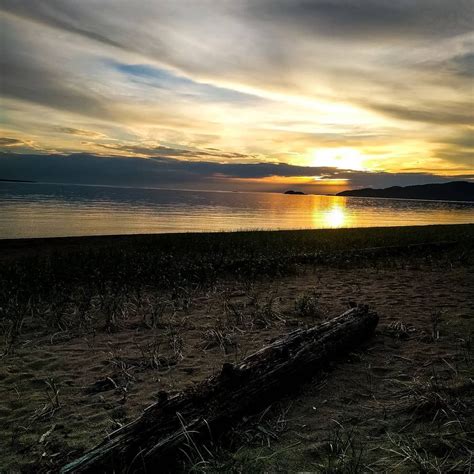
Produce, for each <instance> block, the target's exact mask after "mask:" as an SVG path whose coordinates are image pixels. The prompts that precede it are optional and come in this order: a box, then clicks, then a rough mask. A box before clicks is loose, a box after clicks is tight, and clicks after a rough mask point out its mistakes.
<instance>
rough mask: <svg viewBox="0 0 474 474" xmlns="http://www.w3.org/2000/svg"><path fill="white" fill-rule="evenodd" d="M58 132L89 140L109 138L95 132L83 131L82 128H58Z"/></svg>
mask: <svg viewBox="0 0 474 474" xmlns="http://www.w3.org/2000/svg"><path fill="white" fill-rule="evenodd" d="M58 132H61V133H65V134H67V135H75V136H78V137H87V138H107V135H105V134H104V133H100V132H95V131H93V130H82V129H80V128H73V127H58Z"/></svg>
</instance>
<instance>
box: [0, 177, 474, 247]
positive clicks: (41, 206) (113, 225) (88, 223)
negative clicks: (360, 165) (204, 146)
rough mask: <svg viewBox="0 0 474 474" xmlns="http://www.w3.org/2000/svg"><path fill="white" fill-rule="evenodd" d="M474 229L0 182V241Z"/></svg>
mask: <svg viewBox="0 0 474 474" xmlns="http://www.w3.org/2000/svg"><path fill="white" fill-rule="evenodd" d="M462 223H474V203H462V202H442V201H415V200H396V199H372V198H354V197H337V196H315V195H306V196H298V195H284V194H273V193H232V192H214V191H213V192H207V191H183V190H164V189H142V188H119V187H106V186H83V185H58V184H36V183H6V182H0V238H2V239H6V238H21V237H58V236H79V235H112V234H137V233H140V234H142V233H165V232H166V233H167V232H204V231H234V230H247V229H322V228H337V227H380V226H399V225H428V224H462Z"/></svg>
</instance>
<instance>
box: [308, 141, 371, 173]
mask: <svg viewBox="0 0 474 474" xmlns="http://www.w3.org/2000/svg"><path fill="white" fill-rule="evenodd" d="M363 160H364V157H363V156H362V154H361V153H360V151H359V150H356V149H355V148H349V147H338V148H318V149H316V150H314V151H313V152H312V160H311V165H312V166H318V167H319V166H327V167H331V168H339V169H346V170H363V169H364V166H363Z"/></svg>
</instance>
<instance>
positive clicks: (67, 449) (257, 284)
mask: <svg viewBox="0 0 474 474" xmlns="http://www.w3.org/2000/svg"><path fill="white" fill-rule="evenodd" d="M0 261H1V263H2V268H1V270H0V283H1V285H0V287H1V290H0V298H1V300H0V322H1V325H2V326H1V329H2V336H3V338H2V342H3V346H2V350H1V352H0V353H2V354H3V355H2V364H1V369H0V413H1V418H2V424H1V431H0V440H1V444H2V445H3V446H4V454H3V456H2V459H1V461H0V462H1V465H0V471H2V472H15V471H22V472H51V471H52V472H55V471H56V470H58V469H59V468H60V467H61V466H63V465H64V464H65V463H67V462H69V461H71V460H73V459H75V458H77V457H78V456H80V455H82V454H83V453H84V452H86V451H87V450H89V449H91V448H93V447H94V446H95V445H97V444H98V443H99V442H101V441H102V440H103V439H105V438H106V437H107V436H108V435H109V434H110V433H111V432H113V431H114V430H116V429H118V428H120V427H121V426H123V425H125V424H126V423H128V422H130V421H131V420H133V419H135V418H136V417H138V416H139V415H140V414H141V413H142V412H143V410H145V409H146V408H147V407H148V406H149V405H151V404H152V403H154V402H156V401H157V400H158V398H159V396H160V395H159V394H160V392H164V391H165V392H167V393H169V394H175V393H178V392H179V391H181V390H183V389H186V388H189V387H191V386H193V385H196V384H198V383H199V382H201V381H202V380H204V379H206V378H207V377H210V376H212V375H214V374H216V373H218V372H219V371H220V370H221V368H222V365H223V363H224V362H230V363H236V362H239V361H240V360H242V359H243V358H244V357H245V356H247V355H249V354H251V353H253V352H255V351H257V350H259V349H261V348H262V347H264V346H265V345H267V344H269V343H270V342H271V341H273V340H275V339H276V338H278V337H281V336H284V335H286V334H288V333H289V332H290V331H292V330H294V329H295V328H303V327H311V326H313V325H316V324H319V323H321V322H322V321H327V320H329V319H331V318H334V317H335V316H337V315H339V314H341V313H342V312H344V311H345V310H347V309H348V308H349V307H351V306H353V305H357V304H360V305H369V307H370V308H371V309H372V310H374V311H376V312H377V313H378V315H379V318H380V320H379V324H378V327H377V330H376V333H375V335H374V336H373V337H371V338H370V339H368V340H367V341H362V342H361V344H360V346H359V347H358V348H357V350H355V351H353V352H350V353H347V354H341V357H340V358H339V359H338V360H335V361H332V362H331V363H330V364H328V366H327V367H325V368H324V370H322V371H317V372H316V373H315V374H314V376H312V377H311V378H310V380H309V381H308V382H306V383H305V384H303V385H301V386H300V387H295V390H294V391H293V393H291V394H289V395H286V396H285V397H283V398H282V399H280V400H278V401H276V402H275V403H274V404H272V405H270V406H268V407H267V408H266V409H265V410H263V411H258V412H257V413H249V414H248V416H245V417H244V418H243V419H239V420H236V421H235V423H233V424H232V426H229V429H228V432H227V433H226V435H225V436H222V437H221V439H219V440H212V441H210V442H209V443H208V444H206V445H205V447H201V446H199V447H197V448H196V449H194V448H192V447H190V448H189V449H188V450H187V451H186V453H184V454H183V456H181V457H180V459H177V462H176V466H175V468H176V470H177V471H182V472H189V471H198V472H204V471H205V472H211V471H212V472H216V471H226V472H275V471H293V472H294V471H313V472H356V471H357V472H359V471H364V472H384V471H386V470H392V469H394V466H395V470H398V471H400V472H413V471H428V472H449V471H456V472H462V471H467V470H468V469H469V466H471V463H472V452H473V449H474V445H473V443H472V424H473V421H474V413H473V409H472V407H473V406H474V397H473V393H474V391H473V377H474V370H473V365H472V357H473V354H472V333H473V330H474V322H473V319H474V225H451V226H448V225H446V226H423V227H403V228H401V227H394V228H368V229H338V230H314V231H281V232H240V233H214V234H205V233H201V234H168V235H137V236H107V237H84V238H81V237H75V238H58V239H17V240H3V241H0Z"/></svg>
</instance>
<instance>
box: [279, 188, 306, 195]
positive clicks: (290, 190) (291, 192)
mask: <svg viewBox="0 0 474 474" xmlns="http://www.w3.org/2000/svg"><path fill="white" fill-rule="evenodd" d="M283 194H302V195H303V194H304V192H303V191H293V190H292V189H289V190H288V191H285V192H284V193H283Z"/></svg>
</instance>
